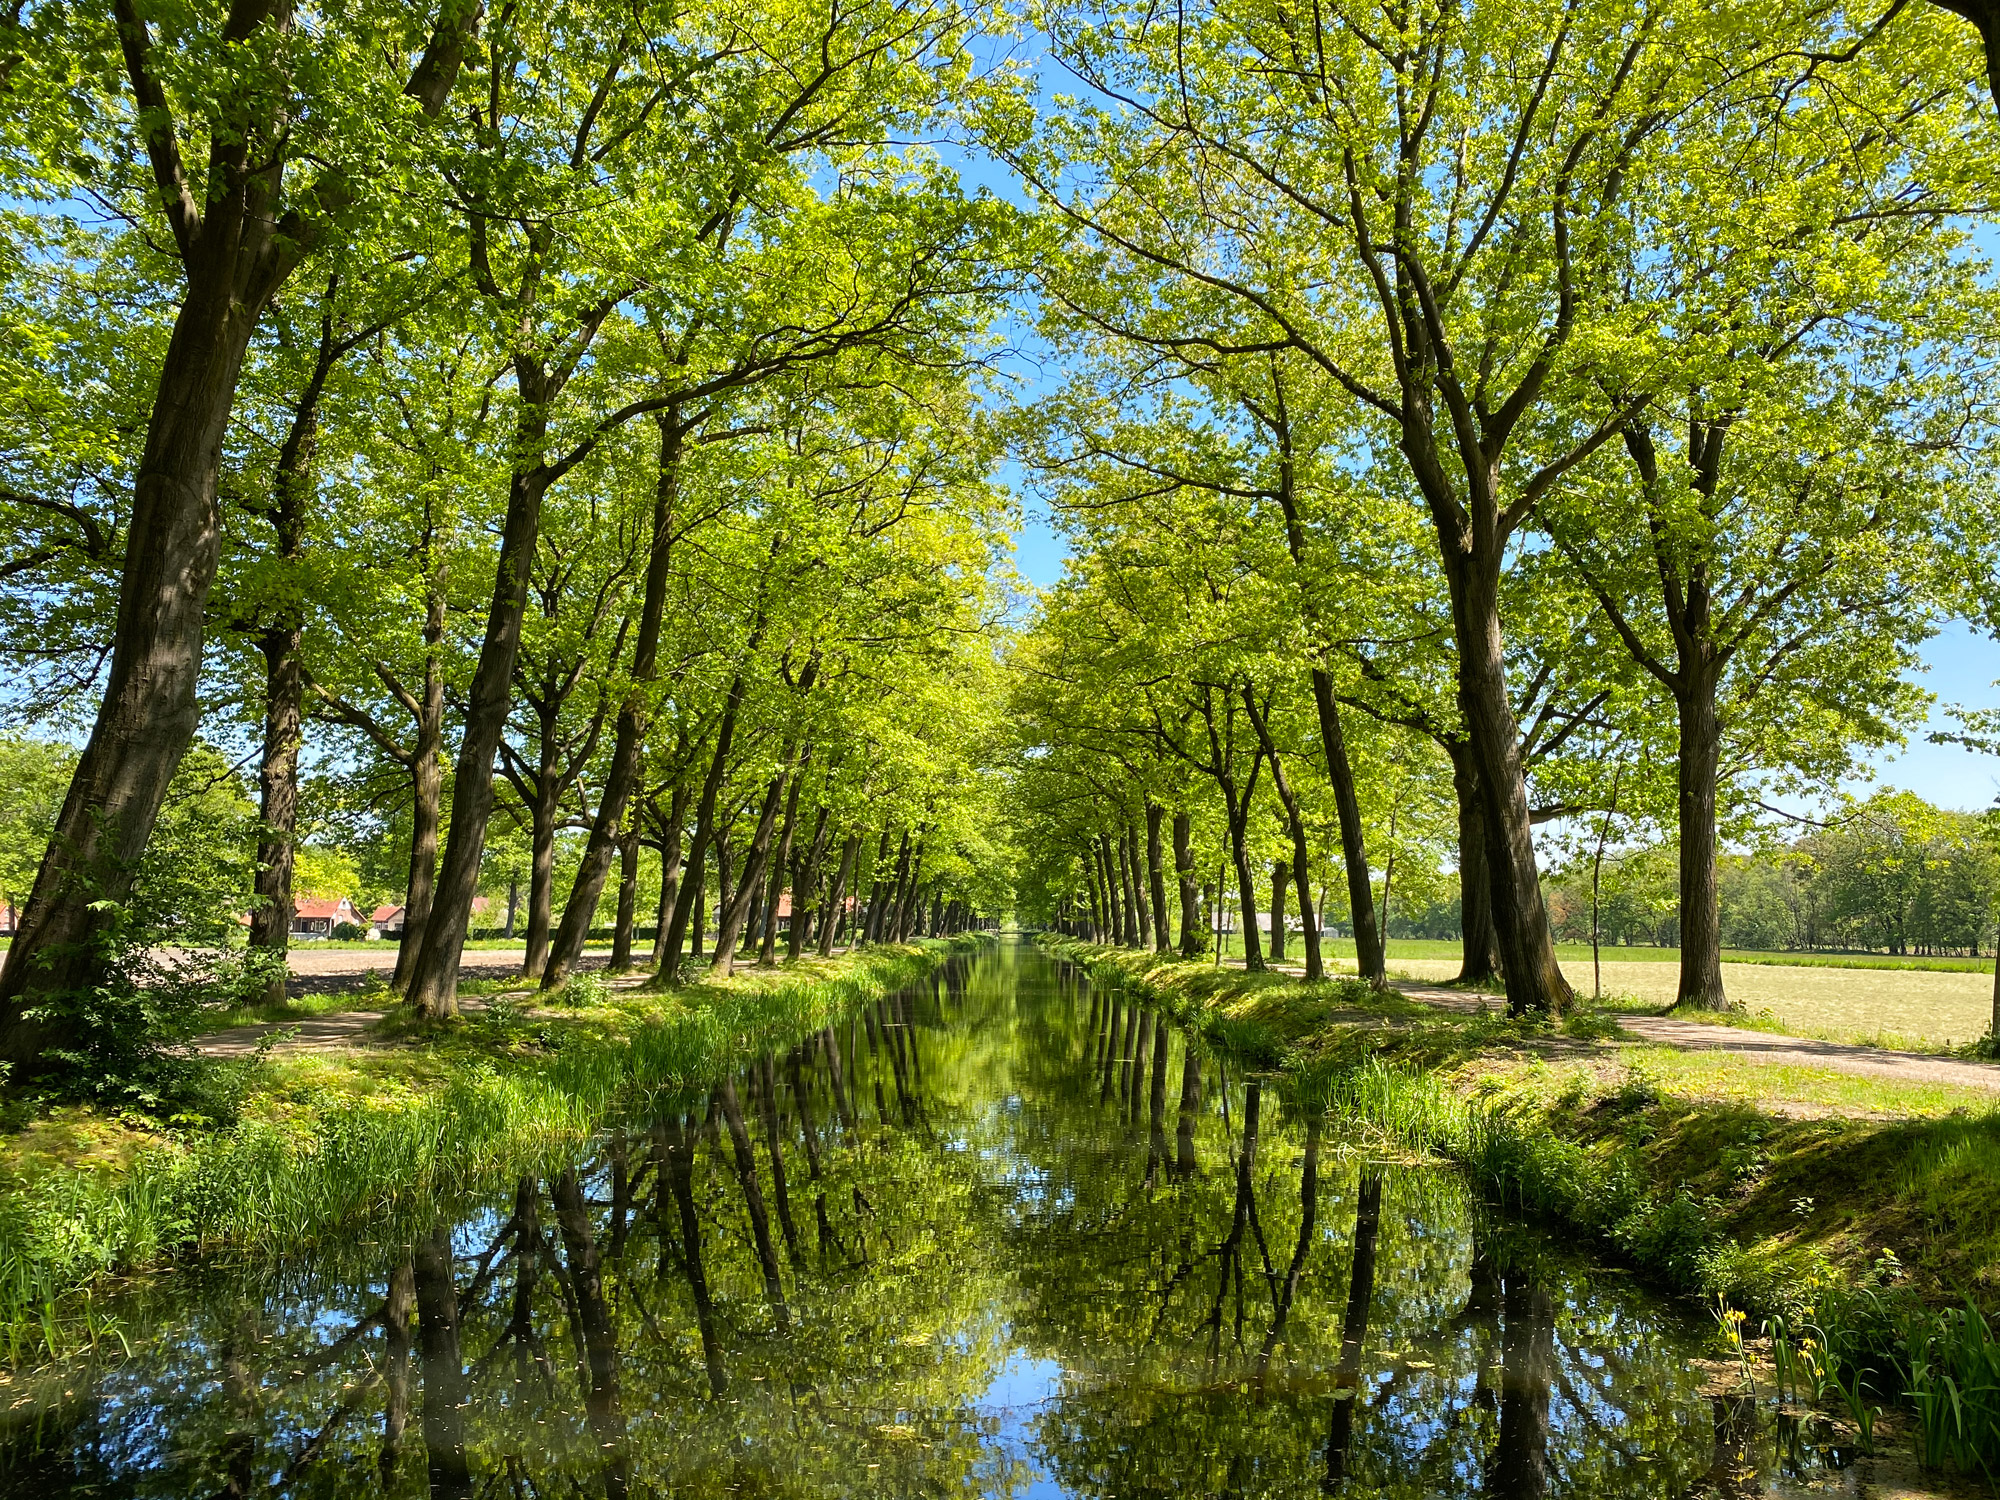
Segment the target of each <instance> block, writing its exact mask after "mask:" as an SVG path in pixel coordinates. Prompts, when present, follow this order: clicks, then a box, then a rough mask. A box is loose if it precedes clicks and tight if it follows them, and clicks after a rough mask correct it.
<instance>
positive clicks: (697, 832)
mask: <svg viewBox="0 0 2000 1500" xmlns="http://www.w3.org/2000/svg"><path fill="white" fill-rule="evenodd" d="M763 633H764V619H763V616H762V615H761V614H759V616H758V617H757V626H756V629H754V630H753V631H751V633H750V650H752V651H755V650H756V649H757V644H758V642H759V641H760V640H761V639H762V637H763ZM742 706H743V673H742V671H741V670H738V672H737V673H736V675H735V676H734V677H733V678H732V679H731V680H730V683H729V693H728V695H727V696H726V697H725V698H724V700H723V705H722V722H721V723H720V724H719V725H718V726H717V727H716V731H715V754H714V756H713V757H711V759H710V760H709V763H708V776H707V778H706V779H705V780H704V781H703V782H702V784H701V800H700V801H699V802H697V803H696V804H695V814H694V839H693V842H692V843H691V844H690V845H689V846H688V857H687V862H688V869H689V870H690V871H692V872H694V873H693V878H691V879H690V880H689V881H688V883H687V884H686V885H684V886H682V887H681V892H680V897H679V899H678V900H676V901H675V902H674V915H673V922H672V925H671V927H670V928H669V930H668V932H667V951H668V952H669V953H679V952H680V951H681V939H682V937H683V936H684V935H685V934H686V932H687V928H688V922H689V920H690V918H692V917H693V915H694V912H695V909H696V908H697V907H698V906H699V905H700V904H701V899H702V896H703V895H704V894H705V891H704V889H703V888H704V886H705V885H706V884H707V881H706V880H705V879H704V878H703V873H702V872H703V865H704V861H705V860H706V859H707V856H708V843H709V840H710V839H711V838H713V837H714V836H715V799H716V797H717V795H718V794H719V793H720V792H721V790H722V776H723V772H724V771H725V770H726V769H727V768H728V765H729V747H730V744H731V742H732V741H733V740H734V739H735V736H736V715H737V711H738V710H739V709H740V708H741V707H742ZM717 868H718V869H720V866H719V865H718V867H717ZM691 951H692V952H695V953H699V952H700V951H701V936H700V934H699V933H697V934H696V935H695V946H694V948H693V949H692V950H691Z"/></svg>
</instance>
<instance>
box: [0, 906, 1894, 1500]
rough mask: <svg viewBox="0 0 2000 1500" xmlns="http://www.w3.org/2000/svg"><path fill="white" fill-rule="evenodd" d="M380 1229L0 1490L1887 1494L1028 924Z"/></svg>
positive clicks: (159, 1322) (152, 1350) (27, 1382)
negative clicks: (1117, 993)
mask: <svg viewBox="0 0 2000 1500" xmlns="http://www.w3.org/2000/svg"><path fill="white" fill-rule="evenodd" d="M355 1239H356V1243H353V1244H351V1245H347V1246H344V1247H340V1248H338V1249H335V1250H331V1251H327V1252H323V1253H322V1254H320V1255H319V1256H317V1257H314V1258H312V1259H309V1260H295V1261H289V1262H283V1263H279V1264H277V1265H275V1266H266V1265H255V1266H246V1265H244V1264H240V1263H238V1264H230V1265H217V1266H211V1267H208V1268H206V1269H203V1270H199V1271H196V1272H193V1273H190V1274H185V1275H181V1276H177V1277H172V1278H168V1279H167V1284H166V1285H165V1286H164V1288H158V1289H153V1290H150V1291H148V1292H147V1293H146V1294H145V1295H144V1296H143V1297H140V1298H135V1299H134V1300H133V1302H132V1305H131V1306H130V1307H128V1308H127V1309H125V1310H124V1315H125V1317H126V1320H127V1323H128V1326H129V1327H130V1328H131V1329H132V1334H131V1336H132V1337H133V1339H134V1345H133V1352H132V1353H131V1354H130V1355H129V1356H122V1355H121V1357H119V1358H117V1359H115V1360H114V1359H111V1358H108V1357H107V1358H106V1359H104V1360H103V1361H102V1362H101V1363H99V1364H97V1365H95V1366H91V1367H88V1368H83V1369H78V1370H74V1371H69V1372H65V1378H62V1379H60V1380H57V1381H54V1382H50V1381H49V1380H47V1379H43V1380H40V1381H36V1380H34V1379H31V1378H23V1379H20V1380H17V1381H16V1383H15V1385H14V1386H13V1390H14V1392H16V1393H17V1394H15V1395H14V1396H13V1397H12V1398H11V1399H12V1401H13V1409H12V1410H11V1411H10V1412H8V1413H7V1425H6V1428H5V1431H4V1434H0V1493H4V1494H8V1495H29V1496H38V1497H55V1496H65V1495H94V1496H159V1497H193V1496H210V1495H213V1496H253V1495H255V1496H264V1495H286V1496H372V1495H384V1496H388V1495H395V1496H424V1495H430V1496H435V1497H449V1500H460V1497H471V1496H480V1497H485V1496H495V1497H501V1496H505V1497H528V1496H538V1497H553V1496H565V1497H576V1496H592V1497H594V1496H599V1495H602V1496H604V1497H605V1500H621V1497H624V1496H652V1495H674V1496H724V1495H729V1496H778V1495H782V1496H788V1497H820V1496H857V1497H859V1496H871V1497H872V1496H968V1497H969V1496H1019V1497H1055V1496H1103V1497H1147V1496H1161V1497H1165V1496H1177V1497H1178V1496H1210V1495H1213V1496H1224V1495H1227V1496H1263V1495H1270V1496H1308V1495H1311V1496H1319V1495H1328V1494H1341V1495H1352V1496H1357V1497H1358V1496H1377V1495H1382V1496H1388V1495H1394V1496H1429V1495H1459V1494H1468V1495H1470V1494H1479V1495H1497V1496H1509V1497H1516V1496H1518V1497H1531V1496H1545V1495H1546V1496H1661V1497H1677V1496H1691V1495H1752V1494H1760V1495H1761V1494H1773V1495H1775V1494H1786V1495H1791V1494H1798V1495H1803V1494H1808V1493H1813V1494H1825V1493H1829V1492H1832V1493H1840V1494H1851V1495H1870V1494H1890V1493H1904V1491H1901V1490H1900V1489H1896V1490H1891V1489H1888V1488H1881V1489H1878V1488H1877V1484H1876V1480H1875V1478H1874V1477H1872V1465H1871V1464H1870V1463H1869V1461H1866V1460H1864V1461H1862V1462H1861V1463H1860V1464H1859V1465H1857V1466H1854V1467H1848V1466H1847V1465H1846V1458H1845V1455H1843V1454H1841V1453H1839V1452H1838V1451H1837V1450H1833V1449H1830V1448H1828V1447H1826V1446H1824V1445H1816V1444H1815V1442H1814V1439H1813V1432H1812V1429H1811V1426H1810V1424H1801V1423H1800V1422H1798V1421H1795V1420H1792V1419H1788V1418H1784V1417H1782V1416H1779V1415H1777V1414H1775V1413H1772V1412H1769V1411H1767V1410H1765V1409H1763V1408H1761V1407H1759V1406H1758V1405H1756V1404H1755V1403H1750V1402H1746V1401H1742V1400H1731V1399H1729V1398H1726V1397H1716V1396H1713V1395H1710V1394H1705V1393H1704V1379H1709V1380H1710V1381H1711V1383H1712V1379H1713V1377H1712V1376H1705V1374H1704V1370H1703V1368H1702V1367H1700V1366H1699V1365H1697V1364H1696V1363H1695V1362H1694V1361H1695V1358H1696V1356H1698V1355H1699V1354H1700V1353H1701V1352H1702V1351H1703V1347H1704V1340H1705V1337H1706V1333H1707V1327H1706V1320H1705V1319H1702V1318H1700V1317H1698V1316H1695V1315H1692V1314H1690V1313H1688V1312H1687V1311H1685V1310H1682V1309H1678V1308H1675V1307H1672V1306H1670V1305H1668V1304H1665V1303H1662V1302H1661V1301H1659V1300H1657V1299H1654V1298H1651V1297H1648V1296H1647V1295H1645V1294H1644V1293H1643V1292H1642V1291H1640V1290H1639V1289H1638V1288H1636V1287H1635V1286H1634V1285H1632V1284H1631V1283H1630V1282H1629V1281H1627V1280H1626V1279H1624V1278H1623V1277H1621V1276H1619V1275H1617V1274H1616V1273H1613V1272H1611V1271H1608V1270H1606V1269H1604V1268H1602V1267H1599V1266H1594V1265H1592V1264H1590V1263H1588V1262H1587V1261H1585V1260H1582V1259H1579V1258H1577V1257H1576V1256H1575V1255H1573V1254H1569V1253H1566V1252H1565V1251H1564V1249H1563V1248H1562V1247H1561V1246H1559V1245H1555V1244H1552V1243H1551V1242H1550V1241H1549V1239H1548V1238H1547V1237H1545V1236H1542V1235H1538V1234H1536V1233H1534V1232H1532V1231H1529V1230H1526V1229H1523V1228H1521V1227H1519V1226H1509V1225H1508V1224H1506V1223H1504V1222H1501V1221H1498V1220H1496V1219H1495V1218H1494V1217H1492V1216H1491V1215H1490V1214H1489V1213H1487V1212H1486V1211H1484V1210H1483V1209H1482V1208H1481V1207H1480V1206H1479V1205H1478V1204H1477V1203H1476V1202H1475V1201H1474V1200H1473V1199H1472V1197H1471V1196H1470V1195H1469V1194H1468V1193H1467V1191H1466V1190H1465V1188H1464V1186H1463V1185H1462V1184H1461V1183H1460V1182H1459V1180H1458V1179H1457V1178H1456V1177H1455V1176H1454V1175H1452V1174H1451V1173H1450V1172H1447V1171H1440V1170H1433V1169H1428V1168H1419V1167H1410V1166H1396V1165H1389V1164H1385V1163H1382V1162H1379V1161H1377V1160H1373V1159H1371V1158H1370V1156H1369V1155H1368V1154H1367V1153H1365V1152H1362V1151H1359V1150H1356V1149H1354V1148H1352V1147H1351V1146H1350V1145H1349V1144H1347V1143H1344V1142H1343V1141H1341V1140H1340V1139H1339V1138H1338V1136H1337V1135H1336V1134H1335V1133H1333V1132H1332V1131H1331V1129H1330V1128H1326V1127H1322V1126H1321V1125H1320V1124H1319V1123H1318V1122H1317V1121H1310V1120H1302V1119H1298V1118H1295V1117H1294V1116H1293V1113H1292V1112H1291V1111H1290V1110H1288V1108H1287V1106H1286V1101H1285V1098H1284V1093H1283V1089H1282V1086H1281V1084H1280V1082H1279V1081H1278V1080H1274V1079H1267V1080H1261V1081H1260V1080H1255V1079H1250V1080H1246V1079H1243V1078H1240V1077H1237V1076H1235V1074H1234V1073H1232V1072H1231V1070H1229V1069H1228V1068H1227V1067H1226V1066H1224V1065H1223V1064H1221V1063H1220V1062H1218V1061H1217V1060H1216V1059H1214V1058H1212V1057H1208V1056H1205V1055H1203V1054H1202V1052H1201V1051H1200V1050H1199V1049H1198V1048H1195V1047H1190V1046H1189V1045H1188V1044H1187V1041H1186V1039H1185V1038H1184V1037H1183V1036H1181V1035H1180V1034H1178V1033H1177V1032H1176V1031H1175V1030H1173V1029H1172V1028H1170V1027H1168V1026H1166V1025H1164V1024H1157V1023H1156V1021H1155V1018H1154V1017H1153V1016H1152V1015H1151V1014H1149V1013H1147V1012H1145V1011H1143V1010H1140V1011H1135V1010H1134V1009H1132V1008H1131V1007H1130V1006H1129V1005H1127V1004H1124V1003H1122V1002H1121V1001H1120V1000H1119V999H1118V998H1117V997H1114V996H1111V995H1108V994H1102V993H1097V992H1094V991H1093V990H1092V988H1091V987H1090V986H1089V985H1088V984H1087V983H1086V982H1084V981H1083V980H1082V979H1081V978H1080V977H1079V976H1077V975H1075V974H1073V973H1070V972H1067V971H1064V970H1062V969H1061V968H1059V967H1058V966H1057V965H1055V964H1053V963H1051V962H1050V961H1049V960H1047V959H1046V958H1044V957H1043V956H1041V955H1040V954H1039V953H1037V952H1036V951H1035V950H1033V949H1031V948H1028V947H1025V946H1022V945H1018V944H1013V943H1006V944H1002V945H1001V946H1000V947H999V948H997V949H996V950H993V951H991V952H989V953H988V954H986V955H984V956H982V957H980V958H978V959H976V960H974V961H972V962H970V963H962V962H961V963H955V964H954V965H953V966H952V967H951V968H949V969H947V970H946V971H944V972H943V973H942V974H940V975H939V976H937V978H936V979H935V980H934V981H933V982H930V983H927V984H926V985H924V986H922V987H920V988H919V989H918V990H916V991H914V992H911V993H907V994H904V995H901V996H898V997H896V998H895V999H893V1000H891V1001H889V1002H887V1003H885V1004H883V1005H881V1006H879V1007H876V1008H874V1009H872V1010H871V1011H869V1012H868V1013H866V1014H861V1015H857V1016H855V1017H852V1018H851V1019H850V1020H849V1021H847V1022H844V1023H843V1024H841V1025H839V1026H837V1027H833V1028H829V1029H828V1030H827V1031H825V1032H822V1033H820V1034H819V1035H818V1036H816V1037H814V1038H811V1039H810V1040H809V1041H808V1042H807V1043H806V1044H805V1045H802V1046H800V1047H798V1048H796V1049H795V1050H792V1051H790V1052H787V1053H784V1054H780V1055H775V1056H771V1057H766V1058H763V1059H760V1060H759V1061H758V1062H757V1063H756V1064H755V1065H754V1066H752V1067H751V1068H749V1069H747V1070H746V1071H745V1072H744V1073H742V1074H739V1075H737V1076H736V1077H734V1078H730V1079H727V1080H723V1081H721V1082H719V1083H718V1084H717V1086H716V1087H715V1089H714V1090H713V1092H712V1093H711V1094H709V1095H707V1096H705V1097H703V1098H700V1099H696V1100H689V1101H684V1103H683V1109H682V1111H681V1112H680V1113H678V1114H674V1115H671V1116H668V1117H666V1118H659V1119H653V1120H648V1121H644V1122H634V1123H633V1125H632V1126H631V1127H630V1128H628V1129H627V1130H625V1131H623V1132H621V1133H619V1134H617V1135H615V1136H613V1137H612V1138H611V1139H609V1140H607V1141H606V1142H605V1143H604V1145H603V1146H602V1148H601V1150H600V1151H599V1152H598V1153H597V1154H596V1155H595V1156H594V1157H592V1158H591V1159H590V1160H588V1161H586V1162H580V1163H578V1164H577V1165H576V1167H575V1168H574V1169H573V1170H570V1171H562V1172H558V1173H556V1174H554V1175H552V1176H544V1175H537V1176H533V1177H526V1178H523V1179H522V1180H521V1181H520V1182H519V1183H518V1184H516V1185H515V1186H514V1187H513V1188H512V1189H511V1190H510V1191H507V1192H504V1193H499V1194H496V1195H495V1196H494V1197H493V1199H492V1200H491V1201H490V1202H487V1203H484V1204H482V1205H479V1206H478V1207H477V1208H476V1209H475V1210H473V1211H469V1212H464V1213H461V1214H459V1215H456V1216H455V1217H454V1218H453V1219H451V1220H450V1221H448V1222H444V1223H440V1224H437V1225H435V1226H434V1227H433V1228H431V1229H430V1230H429V1232H427V1233H421V1234H418V1235H416V1236H414V1237H412V1238H397V1239H388V1238H387V1237H384V1242H378V1243H369V1242H366V1240H367V1237H366V1236H365V1235H359V1234H358V1235H357V1236H355ZM30 1393H32V1394H30Z"/></svg>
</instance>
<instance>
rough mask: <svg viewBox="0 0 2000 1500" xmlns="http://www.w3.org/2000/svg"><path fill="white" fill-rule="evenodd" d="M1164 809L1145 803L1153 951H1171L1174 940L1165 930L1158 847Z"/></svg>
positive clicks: (1161, 862)
mask: <svg viewBox="0 0 2000 1500" xmlns="http://www.w3.org/2000/svg"><path fill="white" fill-rule="evenodd" d="M1165 816H1166V809H1165V808H1163V807H1161V806H1160V804H1159V803H1157V802H1154V801H1152V800H1150V799H1148V801H1147V803H1146V879H1147V882H1148V883H1149V884H1150V885H1151V886H1152V888H1153V951H1154V952H1155V953H1166V952H1169V951H1171V950H1172V948H1173V946H1174V940H1173V936H1172V934H1171V933H1170V932H1169V931H1168V930H1167V929H1168V923H1167V872H1166V861H1165V858H1164V853H1163V851H1162V849H1161V847H1160V821H1161V819H1163V818H1164V817H1165Z"/></svg>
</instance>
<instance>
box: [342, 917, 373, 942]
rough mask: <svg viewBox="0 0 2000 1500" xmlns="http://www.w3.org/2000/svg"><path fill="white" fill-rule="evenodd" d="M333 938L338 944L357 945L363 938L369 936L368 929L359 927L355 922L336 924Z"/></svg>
mask: <svg viewBox="0 0 2000 1500" xmlns="http://www.w3.org/2000/svg"><path fill="white" fill-rule="evenodd" d="M333 936H334V941H336V942H341V943H357V942H359V941H360V940H361V939H362V938H365V937H367V936H368V929H367V928H365V927H361V926H358V925H356V924H355V923H353V922H335V923H334V924H333Z"/></svg>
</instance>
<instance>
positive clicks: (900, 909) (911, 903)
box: [896, 832, 924, 943]
mask: <svg viewBox="0 0 2000 1500" xmlns="http://www.w3.org/2000/svg"><path fill="white" fill-rule="evenodd" d="M923 876H924V835H923V833H922V832H919V833H918V835H917V842H916V845H915V847H914V848H913V849H912V850H911V851H910V878H909V881H908V883H907V884H906V885H905V886H904V887H903V891H902V895H901V897H900V898H899V899H898V901H897V902H896V941H897V942H899V943H907V942H908V941H909V940H910V918H911V916H912V915H913V914H914V913H915V909H916V904H917V892H918V890H919V889H920V888H921V887H922V885H923Z"/></svg>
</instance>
